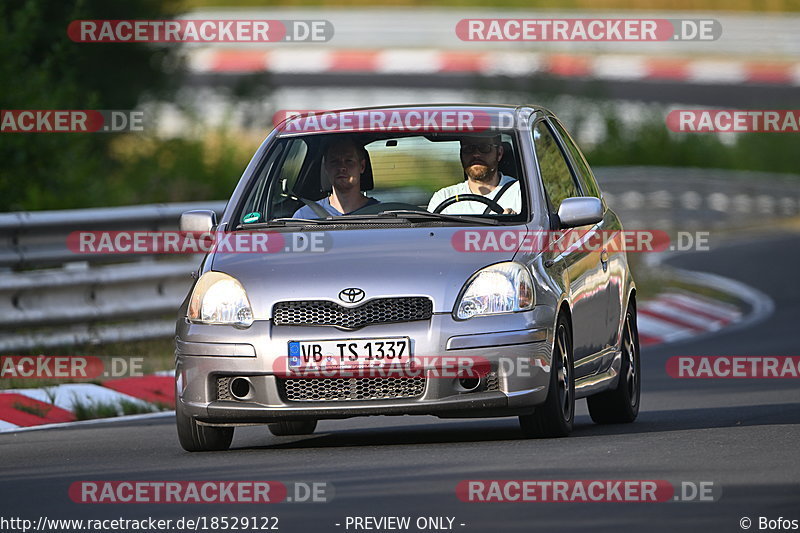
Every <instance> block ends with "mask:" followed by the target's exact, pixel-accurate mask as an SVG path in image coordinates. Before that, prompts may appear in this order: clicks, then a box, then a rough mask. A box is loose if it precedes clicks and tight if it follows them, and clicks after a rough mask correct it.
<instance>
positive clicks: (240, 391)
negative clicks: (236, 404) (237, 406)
mask: <svg viewBox="0 0 800 533" xmlns="http://www.w3.org/2000/svg"><path fill="white" fill-rule="evenodd" d="M231 395H232V396H233V397H234V398H236V399H237V400H246V399H248V398H249V396H250V380H248V379H247V378H235V379H233V380H231Z"/></svg>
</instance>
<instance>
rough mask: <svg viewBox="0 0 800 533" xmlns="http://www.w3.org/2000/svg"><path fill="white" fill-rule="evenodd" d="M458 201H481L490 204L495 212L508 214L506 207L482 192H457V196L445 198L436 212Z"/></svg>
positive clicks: (490, 207)
mask: <svg viewBox="0 0 800 533" xmlns="http://www.w3.org/2000/svg"><path fill="white" fill-rule="evenodd" d="M456 202H479V203H481V204H484V205H488V206H489V209H491V210H492V211H494V212H495V213H497V214H499V215H502V214H508V213H506V209H504V208H503V206H501V205H500V204H498V203H497V202H495V201H494V200H492V199H490V198H486V197H485V196H481V195H480V194H457V195H455V196H451V197H450V198H447V199H445V200H444V201H443V202H442V203H440V204H439V205H437V206H436V209H434V210H433V212H434V213H441V212H442V211H444V210H445V209H446V208H448V207H450V206H451V205H453V204H454V203H456Z"/></svg>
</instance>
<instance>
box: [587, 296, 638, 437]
mask: <svg viewBox="0 0 800 533" xmlns="http://www.w3.org/2000/svg"><path fill="white" fill-rule="evenodd" d="M620 348H621V351H622V364H621V365H620V369H619V383H617V386H616V388H614V389H612V390H610V391H606V392H601V393H600V394H597V395H595V396H589V397H588V398H586V403H587V404H588V406H589V415H590V416H591V417H592V420H594V421H595V423H597V424H625V423H628V422H633V421H634V420H636V417H637V416H638V415H639V400H640V393H641V378H640V376H641V370H640V366H641V365H640V363H639V359H640V357H639V331H638V329H637V328H636V306H635V304H634V303H633V302H631V303H630V304H629V305H628V310H627V311H626V312H625V322H624V324H623V326H622V343H621V345H620Z"/></svg>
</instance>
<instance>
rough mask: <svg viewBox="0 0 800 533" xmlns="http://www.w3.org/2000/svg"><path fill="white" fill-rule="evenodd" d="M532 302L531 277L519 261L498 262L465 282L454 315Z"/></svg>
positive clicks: (491, 312)
mask: <svg viewBox="0 0 800 533" xmlns="http://www.w3.org/2000/svg"><path fill="white" fill-rule="evenodd" d="M533 304H534V295H533V279H532V278H531V274H530V272H528V269H527V268H525V267H524V266H522V265H521V264H519V263H513V262H508V263H498V264H496V265H491V266H488V267H486V268H484V269H483V270H480V271H479V272H478V273H477V274H476V275H475V276H473V277H472V279H470V280H469V281H468V282H467V285H466V287H465V288H464V290H463V291H462V295H461V299H460V300H459V301H458V302H457V303H456V313H455V314H456V318H458V319H461V320H466V319H467V318H472V317H474V316H480V315H496V314H499V313H513V312H515V311H525V310H527V309H531V308H532V307H533Z"/></svg>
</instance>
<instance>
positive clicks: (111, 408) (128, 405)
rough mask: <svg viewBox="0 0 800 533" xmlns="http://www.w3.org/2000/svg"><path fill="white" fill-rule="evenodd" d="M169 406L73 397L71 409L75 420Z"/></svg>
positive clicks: (150, 410) (149, 410) (152, 411)
mask: <svg viewBox="0 0 800 533" xmlns="http://www.w3.org/2000/svg"><path fill="white" fill-rule="evenodd" d="M167 409H169V407H167V406H165V405H161V404H143V403H139V402H132V401H130V400H119V401H116V402H102V401H97V400H93V401H83V400H79V399H77V398H75V400H74V403H73V411H74V413H75V418H76V419H77V420H93V419H96V418H114V417H117V416H126V415H138V414H144V413H155V412H158V411H165V410H167Z"/></svg>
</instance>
